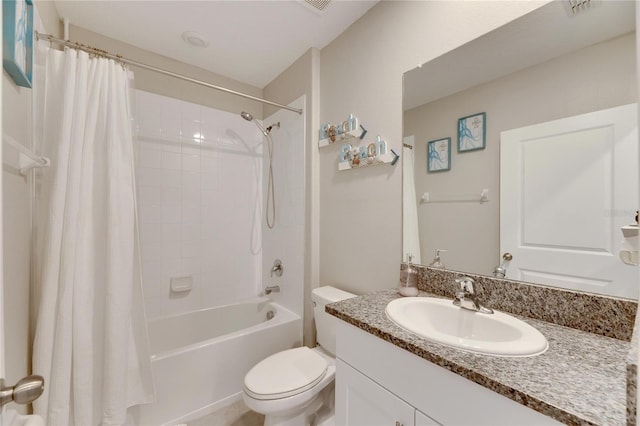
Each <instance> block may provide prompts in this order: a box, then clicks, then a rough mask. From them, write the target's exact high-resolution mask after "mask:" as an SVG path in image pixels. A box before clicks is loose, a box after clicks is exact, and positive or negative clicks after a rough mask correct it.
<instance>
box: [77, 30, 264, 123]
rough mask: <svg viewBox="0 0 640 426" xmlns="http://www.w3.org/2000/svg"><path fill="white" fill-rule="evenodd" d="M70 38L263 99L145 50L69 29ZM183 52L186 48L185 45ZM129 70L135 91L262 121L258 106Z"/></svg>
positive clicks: (237, 84)
mask: <svg viewBox="0 0 640 426" xmlns="http://www.w3.org/2000/svg"><path fill="white" fill-rule="evenodd" d="M69 38H70V39H71V40H73V41H76V42H80V43H84V44H87V45H89V46H92V47H97V48H98V49H103V50H106V51H108V52H110V53H114V54H119V55H122V56H123V57H125V58H128V59H133V60H135V61H137V62H141V63H144V64H147V65H152V66H154V67H158V68H162V69H165V70H167V71H171V72H174V73H178V74H183V75H186V76H188V77H191V78H195V79H198V80H202V81H205V82H207V83H210V84H214V85H217V86H222V87H226V88H227V89H231V90H235V91H238V92H242V93H245V94H247V95H251V96H256V97H258V98H262V89H260V88H257V87H255V86H251V85H249V84H245V83H241V82H239V81H236V80H233V79H231V78H227V77H224V76H222V75H220V74H216V73H212V72H210V71H206V70H204V69H202V68H198V67H195V66H193V65H188V64H185V63H183V62H179V61H176V60H174V59H171V58H168V57H166V56H162V55H158V54H156V53H153V52H150V51H148V50H144V49H140V48H138V47H135V46H132V45H130V44H127V43H123V42H121V41H118V40H114V39H112V38H109V37H106V36H103V35H102V34H98V33H94V32H93V31H89V30H87V29H84V28H81V27H77V26H74V25H70V26H69ZM185 48H188V47H186V45H185ZM131 69H132V70H133V71H134V73H135V87H136V89H140V90H146V91H147V92H152V93H157V94H159V95H164V96H169V97H172V98H176V99H182V100H184V101H188V102H193V103H197V104H200V105H205V106H209V107H212V108H217V109H221V110H223V111H229V112H233V113H238V114H239V113H240V112H241V111H247V112H249V113H251V114H252V115H253V116H254V117H257V118H262V104H261V103H259V102H256V101H252V100H249V99H244V98H241V97H238V96H235V95H231V94H228V93H224V92H220V91H217V90H214V89H210V88H207V87H204V86H200V85H197V84H194V83H190V82H187V81H183V80H179V79H176V78H173V77H169V76H165V75H162V74H158V73H156V72H153V71H149V70H145V69H142V68H138V67H134V66H132V67H131Z"/></svg>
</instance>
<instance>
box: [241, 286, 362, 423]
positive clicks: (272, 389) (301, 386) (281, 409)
mask: <svg viewBox="0 0 640 426" xmlns="http://www.w3.org/2000/svg"><path fill="white" fill-rule="evenodd" d="M351 297H355V295H354V294H351V293H348V292H345V291H342V290H339V289H337V288H334V287H330V286H325V287H320V288H317V289H315V290H313V292H312V299H313V302H314V314H315V318H316V327H317V329H318V346H316V347H315V348H313V349H310V348H308V347H306V346H303V347H300V348H294V349H288V350H286V351H282V352H278V353H276V354H274V355H271V356H269V357H267V358H265V359H264V360H262V361H260V362H259V363H258V364H256V365H255V366H254V367H253V368H252V369H251V370H250V371H249V372H248V373H247V375H246V376H245V379H244V392H243V394H242V398H243V400H244V402H245V404H246V405H247V407H249V408H250V409H251V410H253V411H255V412H257V413H261V414H264V415H265V422H264V424H265V426H306V425H309V424H310V422H311V420H312V419H313V418H314V417H316V418H315V422H320V421H322V419H318V418H317V417H318V416H319V415H320V414H322V415H323V416H331V414H332V410H333V395H334V392H333V388H334V378H335V374H336V367H335V321H338V319H337V318H335V317H332V316H330V315H329V314H327V313H326V312H325V311H324V306H325V305H326V304H327V303H333V302H337V301H339V300H344V299H348V298H351Z"/></svg>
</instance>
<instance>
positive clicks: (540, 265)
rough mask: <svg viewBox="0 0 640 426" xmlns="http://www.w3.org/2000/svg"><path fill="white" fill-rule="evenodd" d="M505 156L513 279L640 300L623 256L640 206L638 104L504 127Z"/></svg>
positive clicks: (504, 230)
mask: <svg viewBox="0 0 640 426" xmlns="http://www.w3.org/2000/svg"><path fill="white" fill-rule="evenodd" d="M500 153H501V159H500V250H501V252H500V255H502V254H503V253H505V252H509V253H511V254H512V255H513V260H512V261H511V263H510V265H509V268H508V270H507V277H508V278H510V279H516V280H523V281H529V282H534V283H540V284H547V285H552V286H558V287H564V288H571V289H576V290H582V291H588V292H596V293H601V294H608V295H612V296H619V297H629V298H634V299H635V298H637V297H638V288H637V270H636V268H634V267H631V266H628V265H625V264H624V263H622V261H621V260H620V259H619V256H618V251H619V248H620V244H621V242H622V232H621V230H620V227H622V226H624V225H629V224H632V223H634V218H635V215H636V210H637V209H638V187H637V182H638V132H637V105H636V104H632V105H625V106H621V107H616V108H611V109H607V110H603V111H597V112H593V113H588V114H583V115H579V116H575V117H570V118H565V119H561V120H556V121H551V122H547V123H541V124H536V125H533V126H528V127H523V128H520V129H514V130H509V131H505V132H502V134H501V148H500Z"/></svg>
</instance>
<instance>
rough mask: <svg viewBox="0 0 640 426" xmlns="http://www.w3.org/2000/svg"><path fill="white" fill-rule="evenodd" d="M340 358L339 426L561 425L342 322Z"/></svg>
mask: <svg viewBox="0 0 640 426" xmlns="http://www.w3.org/2000/svg"><path fill="white" fill-rule="evenodd" d="M336 355H337V361H336V408H335V413H336V415H335V421H336V425H337V426H376V425H388V426H400V425H403V426H412V425H415V426H426V425H429V426H431V425H438V424H441V425H505V426H506V425H509V426H511V425H514V424H518V425H521V426H524V425H532V426H533V425H535V426H542V425H560V424H561V423H559V422H557V421H556V420H554V419H552V418H551V417H547V416H545V415H543V414H541V413H539V412H537V411H535V410H532V409H530V408H528V407H525V406H523V405H521V404H518V403H516V402H514V401H512V400H510V399H508V398H506V397H504V396H502V395H500V394H498V393H496V392H493V391H491V390H489V389H487V388H485V387H482V386H480V385H478V384H477V383H474V382H472V381H470V380H468V379H465V378H464V377H462V376H459V375H457V374H455V373H453V372H451V371H448V370H446V369H444V368H442V367H439V366H437V365H435V364H433V363H430V362H428V361H426V360H424V359H422V358H420V357H418V356H416V355H414V354H412V353H410V352H408V351H406V350H404V349H401V348H399V347H397V346H395V345H392V344H391V343H388V342H385V341H384V340H382V339H379V338H377V337H375V336H373V335H371V334H369V333H367V332H364V331H362V330H360V329H358V328H356V327H354V326H352V325H350V324H347V323H346V322H343V321H340V322H339V324H338V329H337V354H336Z"/></svg>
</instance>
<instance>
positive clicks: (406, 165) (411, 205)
mask: <svg viewBox="0 0 640 426" xmlns="http://www.w3.org/2000/svg"><path fill="white" fill-rule="evenodd" d="M403 142H404V143H405V144H407V145H410V146H412V147H414V148H408V147H406V146H404V145H403V146H402V158H403V159H404V160H403V163H402V256H403V257H404V260H408V259H407V255H408V254H410V255H411V256H413V260H412V261H413V263H417V264H421V263H422V259H421V256H420V232H419V229H418V204H417V199H416V183H415V176H414V174H415V172H414V162H415V158H414V155H413V150H414V149H415V145H414V143H413V142H414V137H413V136H407V137H405V138H404V140H403Z"/></svg>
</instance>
